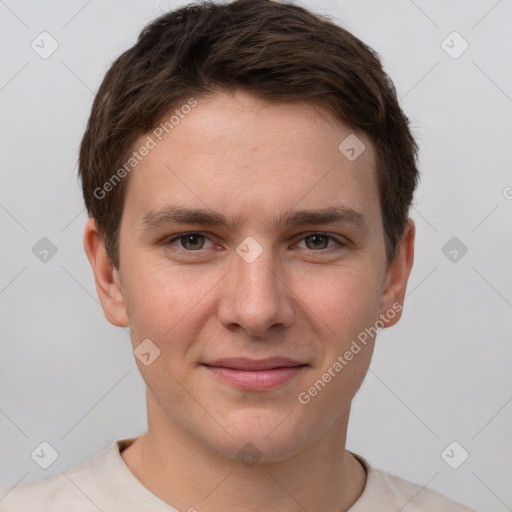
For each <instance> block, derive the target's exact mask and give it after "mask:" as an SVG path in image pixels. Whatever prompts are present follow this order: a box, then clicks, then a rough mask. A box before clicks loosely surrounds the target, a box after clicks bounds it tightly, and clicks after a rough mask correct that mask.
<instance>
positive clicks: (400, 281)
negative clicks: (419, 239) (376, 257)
mask: <svg viewBox="0 0 512 512" xmlns="http://www.w3.org/2000/svg"><path fill="white" fill-rule="evenodd" d="M414 235H415V226H414V222H413V221H412V219H407V224H406V226H405V229H404V232H403V235H402V238H401V239H400V242H399V243H398V245H397V250H396V254H395V257H394V258H393V261H392V262H391V264H390V265H389V268H388V270H387V273H386V277H385V280H384V288H383V291H382V297H381V307H380V313H381V315H385V316H386V319H387V320H386V323H385V327H390V326H392V325H395V324H396V323H397V322H398V320H400V317H401V316H402V308H403V304H404V300H405V290H406V288H407V281H408V280H409V274H410V273H411V268H412V264H413V261H414ZM390 310H393V311H394V312H395V313H396V314H395V315H394V316H393V317H392V318H390V315H389V314H387V315H386V312H389V311H390Z"/></svg>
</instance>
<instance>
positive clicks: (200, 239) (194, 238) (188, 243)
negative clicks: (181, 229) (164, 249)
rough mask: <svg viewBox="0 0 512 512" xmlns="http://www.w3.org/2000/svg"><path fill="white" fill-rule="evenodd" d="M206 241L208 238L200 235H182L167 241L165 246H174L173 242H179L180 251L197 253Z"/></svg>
mask: <svg viewBox="0 0 512 512" xmlns="http://www.w3.org/2000/svg"><path fill="white" fill-rule="evenodd" d="M206 240H208V237H207V236H206V235H203V234H202V233H182V234H180V235H177V236H175V237H173V238H171V239H169V240H168V241H167V242H166V245H174V242H179V243H180V245H181V247H180V249H184V250H186V251H198V250H200V249H203V248H204V246H205V243H206Z"/></svg>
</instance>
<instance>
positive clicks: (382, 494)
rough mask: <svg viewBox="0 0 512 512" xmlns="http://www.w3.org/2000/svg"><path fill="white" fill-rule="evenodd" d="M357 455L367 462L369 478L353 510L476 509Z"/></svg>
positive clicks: (457, 511)
mask: <svg viewBox="0 0 512 512" xmlns="http://www.w3.org/2000/svg"><path fill="white" fill-rule="evenodd" d="M353 455H354V456H355V457H356V458H357V459H358V460H359V462H361V464H363V466H364V468H365V470H366V473H367V480H366V486H365V488H364V490H363V493H362V495H361V496H360V498H359V500H358V501H357V502H356V503H355V504H354V505H353V507H352V508H351V509H350V512H362V511H363V510H367V509H368V508H369V507H371V508H378V509H379V510H380V511H382V512H388V510H389V511H390V512H391V511H396V510H401V511H402V512H431V511H435V512H475V511H474V510H472V509H470V508H468V507H465V506H464V505H461V504H460V503H457V502H455V501H453V500H451V499H449V498H447V497H446V496H444V495H442V494H441V493H439V492H436V491H434V490H433V489H429V488H428V487H425V486H423V485H419V484H416V483H413V482H410V481H408V480H404V479H403V478H400V477H398V476H396V475H393V474H391V473H388V472H386V471H383V470H380V469H377V468H374V467H372V466H371V465H370V464H369V463H368V461H366V460H365V459H363V458H362V457H361V456H359V455H356V454H353Z"/></svg>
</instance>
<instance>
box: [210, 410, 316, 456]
mask: <svg viewBox="0 0 512 512" xmlns="http://www.w3.org/2000/svg"><path fill="white" fill-rule="evenodd" d="M283 410H284V409H283ZM288 415H289V416H288ZM287 416H288V417H287ZM304 423H305V422H302V425H303V427H302V428H299V427H298V425H297V417H296V414H293V413H292V414H290V411H288V412H286V413H284V414H283V412H281V411H279V412H276V411H263V412H261V411H257V412H255V411H253V412H252V413H247V412H245V413H243V414H237V417H236V421H235V419H232V421H231V422H229V424H226V423H223V425H224V426H225V428H226V430H227V432H229V434H231V436H232V437H231V436H230V435H229V434H227V433H226V432H224V434H225V435H223V436H222V439H216V440H211V445H210V448H212V449H213V450H214V451H215V452H217V453H218V454H219V455H221V456H224V457H227V458H229V459H232V460H237V461H240V462H242V463H244V464H245V465H247V466H250V465H251V464H254V463H255V462H259V463H263V462H266V463H276V462H282V461H284V460H287V459H289V458H290V457H292V456H293V455H294V454H295V453H297V452H298V451H300V449H301V448H303V447H304V446H305V445H306V444H307V438H308V436H307V432H306V431H304Z"/></svg>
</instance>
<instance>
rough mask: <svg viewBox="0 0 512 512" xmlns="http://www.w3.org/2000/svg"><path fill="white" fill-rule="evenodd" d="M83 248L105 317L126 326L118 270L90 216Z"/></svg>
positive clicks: (126, 320) (112, 322)
mask: <svg viewBox="0 0 512 512" xmlns="http://www.w3.org/2000/svg"><path fill="white" fill-rule="evenodd" d="M84 249H85V252H86V254H87V258H88V259H89V263H90V264H91V267H92V270H93V272H94V280H95V282H96V291H97V292H98V297H99V299H100V302H101V305H102V306H103V313H104V315H105V318H106V319H107V320H108V321H109V322H110V323H111V324H113V325H116V326H118V327H128V326H129V322H128V316H127V314H126V307H125V303H124V297H123V292H122V288H121V280H120V277H119V272H118V270H117V269H116V268H115V267H114V265H113V264H112V261H111V259H110V257H109V256H108V254H107V251H106V250H105V246H104V244H103V241H102V240H101V238H100V235H99V233H98V230H97V228H96V221H95V220H94V219H92V218H91V219H89V220H88V221H87V224H86V225H85V232H84Z"/></svg>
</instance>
